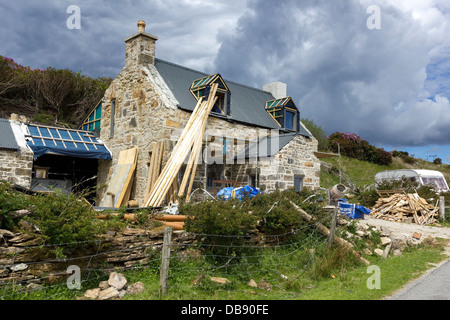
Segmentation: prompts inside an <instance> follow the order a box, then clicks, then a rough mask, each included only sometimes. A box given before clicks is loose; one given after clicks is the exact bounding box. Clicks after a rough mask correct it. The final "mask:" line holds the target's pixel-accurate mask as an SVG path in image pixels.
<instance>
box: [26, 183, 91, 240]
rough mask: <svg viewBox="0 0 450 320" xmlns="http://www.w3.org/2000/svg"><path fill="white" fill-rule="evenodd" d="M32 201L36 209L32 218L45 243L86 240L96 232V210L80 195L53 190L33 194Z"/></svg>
mask: <svg viewBox="0 0 450 320" xmlns="http://www.w3.org/2000/svg"><path fill="white" fill-rule="evenodd" d="M31 201H32V203H33V205H34V211H35V212H34V214H33V215H32V216H31V219H32V222H33V223H35V224H36V225H37V226H38V227H39V229H40V230H41V231H42V236H43V237H44V238H45V239H46V240H47V241H48V243H51V244H61V243H75V242H83V241H89V240H92V239H94V237H95V235H96V234H97V231H98V228H97V226H96V224H95V223H94V221H95V220H96V218H95V212H94V210H93V209H92V207H91V206H90V205H89V204H88V203H86V202H85V201H83V200H82V198H81V196H78V195H75V194H73V193H71V194H63V193H62V192H60V191H55V193H54V194H49V195H39V196H35V197H33V198H31Z"/></svg>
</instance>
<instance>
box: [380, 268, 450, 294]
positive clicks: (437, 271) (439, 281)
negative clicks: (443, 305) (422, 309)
mask: <svg viewBox="0 0 450 320" xmlns="http://www.w3.org/2000/svg"><path fill="white" fill-rule="evenodd" d="M385 300H450V259H449V260H446V261H444V262H442V263H441V264H439V265H438V266H437V267H436V268H433V269H431V270H429V271H428V272H427V273H426V274H425V275H423V276H422V277H420V278H419V279H417V280H415V281H413V282H411V283H410V284H407V285H406V286H405V287H404V288H402V289H401V290H399V291H397V292H396V293H395V294H394V295H392V296H390V297H386V298H385Z"/></svg>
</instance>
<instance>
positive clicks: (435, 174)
mask: <svg viewBox="0 0 450 320" xmlns="http://www.w3.org/2000/svg"><path fill="white" fill-rule="evenodd" d="M402 178H405V179H411V180H413V181H415V182H417V183H418V184H419V185H423V186H431V187H433V189H434V190H436V191H437V192H447V191H449V188H448V185H447V181H445V177H444V175H443V174H442V173H441V172H439V171H435V170H422V169H420V170H419V169H400V170H388V171H382V172H378V173H377V174H376V175H375V183H376V184H378V183H380V182H384V181H395V180H401V179H402Z"/></svg>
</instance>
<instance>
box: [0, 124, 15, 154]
mask: <svg viewBox="0 0 450 320" xmlns="http://www.w3.org/2000/svg"><path fill="white" fill-rule="evenodd" d="M0 149H10V150H19V149H20V147H19V145H18V143H17V141H16V138H15V136H14V132H13V130H12V128H11V123H10V122H9V120H6V119H0Z"/></svg>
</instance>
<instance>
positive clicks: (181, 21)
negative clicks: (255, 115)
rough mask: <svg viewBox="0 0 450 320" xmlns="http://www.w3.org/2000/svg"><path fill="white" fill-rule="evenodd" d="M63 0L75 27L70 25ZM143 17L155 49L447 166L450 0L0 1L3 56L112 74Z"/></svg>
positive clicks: (333, 127)
mask: <svg viewBox="0 0 450 320" xmlns="http://www.w3.org/2000/svg"><path fill="white" fill-rule="evenodd" d="M70 5H76V6H78V7H79V8H80V21H81V25H80V26H81V29H69V28H67V20H68V18H69V17H70V14H68V13H67V8H68V7H69V6H70ZM371 6H376V7H377V8H379V15H378V16H373V15H372V12H368V11H367V9H368V8H369V7H371ZM374 18H375V19H377V21H379V22H380V23H379V28H375V29H373V28H372V29H371V28H369V27H368V22H373V21H374V20H373V19H374ZM140 19H142V20H145V21H146V23H147V32H149V33H151V34H154V35H156V36H157V37H158V38H159V40H158V42H157V48H156V55H157V57H158V58H161V59H164V60H168V61H170V62H174V63H178V64H181V65H184V66H186V67H190V68H194V69H197V70H201V71H204V72H208V73H216V72H219V73H221V74H222V76H223V77H224V78H226V79H229V80H234V81H237V82H240V83H244V84H247V85H250V86H255V87H258V88H262V86H263V85H264V84H266V83H269V82H272V81H282V82H285V83H287V87H288V95H290V96H292V98H293V99H294V101H295V103H296V104H297V106H298V107H299V108H300V112H301V116H302V117H305V118H308V119H310V120H313V121H314V122H315V123H316V124H318V125H320V126H321V127H322V128H323V129H324V130H325V131H326V132H327V133H332V132H335V131H341V132H351V133H356V134H358V135H360V136H361V137H362V138H363V139H365V140H367V141H369V142H370V143H371V144H373V145H376V146H377V147H383V148H385V149H386V150H388V151H390V150H393V149H397V150H402V151H408V152H409V153H410V154H414V155H415V156H416V157H420V158H423V159H425V160H427V159H428V160H432V159H434V157H439V158H441V159H442V160H443V162H444V163H447V164H450V102H449V99H450V37H449V36H448V35H449V34H450V2H449V1H448V0H391V1H387V0H340V1H331V0H302V1H298V0H248V1H242V0H227V1H225V0H215V1H211V0H176V1H175V0H164V1H162V0H145V1H144V0H142V1H141V0H126V1H120V2H119V1H116V2H111V1H103V0H94V1H87V0H77V1H75V0H43V1H33V0H18V1H15V2H11V1H6V0H0V43H1V46H0V55H3V56H7V57H11V58H13V59H14V60H15V61H16V62H18V63H20V64H23V65H26V66H30V67H32V68H46V67H48V66H52V67H55V68H63V69H66V68H67V69H71V70H73V71H81V72H82V73H83V74H86V75H89V76H92V77H99V76H109V77H115V76H116V75H117V74H118V73H119V72H120V70H121V68H122V67H123V66H124V57H125V50H124V49H125V46H124V42H123V40H124V39H125V38H126V37H128V36H130V35H132V34H134V33H135V32H136V30H137V29H136V28H137V27H136V23H137V21H138V20H140ZM371 19H372V20H371Z"/></svg>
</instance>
